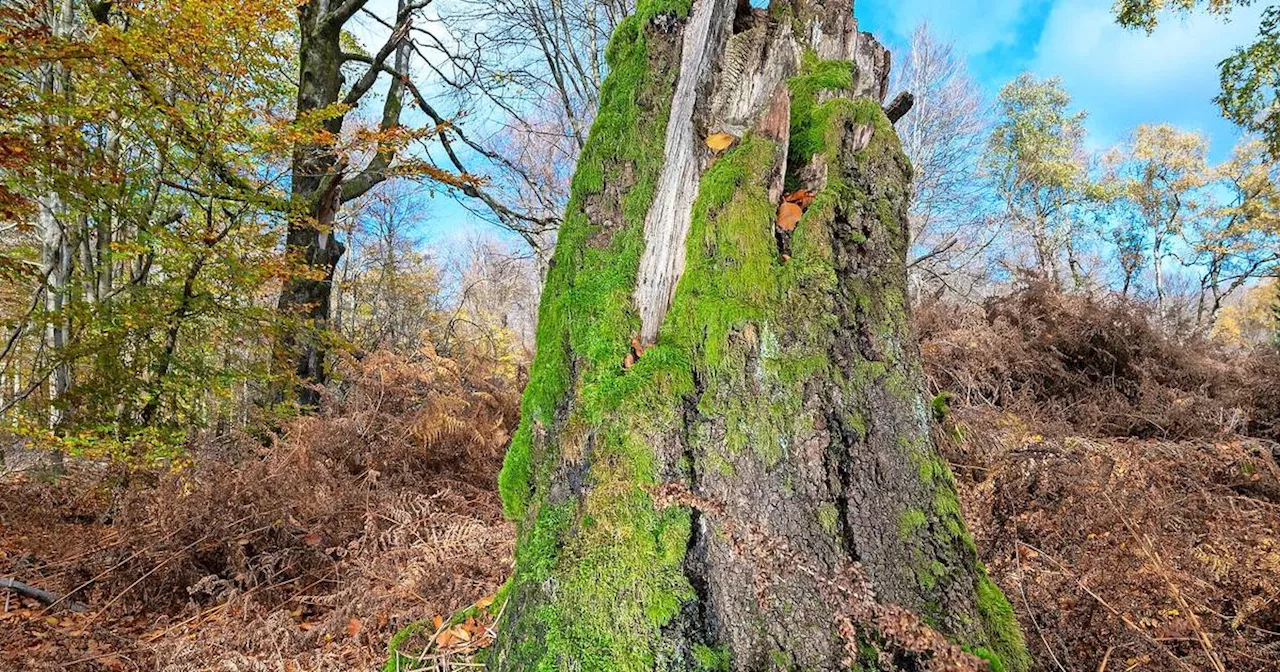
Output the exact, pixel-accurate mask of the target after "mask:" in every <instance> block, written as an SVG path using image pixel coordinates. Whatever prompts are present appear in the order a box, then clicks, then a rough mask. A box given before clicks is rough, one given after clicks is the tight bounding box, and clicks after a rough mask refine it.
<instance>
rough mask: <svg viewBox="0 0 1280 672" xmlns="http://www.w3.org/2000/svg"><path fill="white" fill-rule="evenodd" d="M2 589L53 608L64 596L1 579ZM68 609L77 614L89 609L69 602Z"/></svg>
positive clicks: (77, 603)
mask: <svg viewBox="0 0 1280 672" xmlns="http://www.w3.org/2000/svg"><path fill="white" fill-rule="evenodd" d="M0 588H3V589H7V590H11V591H13V592H15V593H17V594H19V595H21V596H23V597H29V598H31V599H33V600H37V601H39V602H40V603H41V604H44V605H46V606H52V605H54V604H57V603H59V602H61V601H62V596H60V595H55V594H54V593H51V592H49V591H47V590H41V589H40V588H36V587H35V586H31V585H27V584H25V583H23V582H21V581H18V580H17V579H6V578H0ZM66 604H67V608H68V609H70V610H71V611H75V612H83V611H87V610H88V607H86V606H85V605H83V604H80V603H79V602H67V603H66Z"/></svg>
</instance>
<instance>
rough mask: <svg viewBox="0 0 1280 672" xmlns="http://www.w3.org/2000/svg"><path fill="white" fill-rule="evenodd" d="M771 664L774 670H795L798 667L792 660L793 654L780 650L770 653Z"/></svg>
mask: <svg viewBox="0 0 1280 672" xmlns="http://www.w3.org/2000/svg"><path fill="white" fill-rule="evenodd" d="M769 663H770V664H771V666H772V668H771V669H774V670H783V671H787V670H793V669H795V666H796V664H795V661H794V660H792V659H791V654H789V653H787V652H786V651H779V650H778V649H774V650H772V651H770V652H769Z"/></svg>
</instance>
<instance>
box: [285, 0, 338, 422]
mask: <svg viewBox="0 0 1280 672" xmlns="http://www.w3.org/2000/svg"><path fill="white" fill-rule="evenodd" d="M329 4H330V3H328V2H319V1H314V0H313V1H310V2H304V3H301V4H300V5H299V6H298V33H299V39H300V42H299V45H298V58H299V73H300V77H299V82H298V109H297V116H298V118H300V119H301V118H305V116H306V115H307V114H308V113H310V114H314V113H315V112H316V111H317V110H323V109H325V108H328V107H330V106H333V105H336V104H337V102H338V101H339V99H340V95H341V93H342V82H343V78H342V71H341V66H342V60H341V59H342V49H341V46H340V45H341V41H340V38H341V33H342V26H341V24H339V23H335V22H330V21H327V20H326V18H327V15H328V8H329ZM343 119H344V115H343V114H341V113H337V114H331V115H329V117H328V118H327V119H326V120H325V121H324V122H322V125H323V127H324V130H326V131H328V132H329V133H331V134H333V136H334V137H337V136H338V135H339V134H341V132H342V121H343ZM341 172H342V167H341V166H339V165H338V157H337V155H336V154H335V152H334V151H333V148H332V147H331V146H329V145H327V144H323V143H318V144H310V143H300V144H299V146H298V148H297V149H295V150H294V153H293V162H292V167H291V175H292V182H291V186H292V201H293V203H294V204H295V207H294V209H293V213H292V214H291V217H292V219H291V220H290V222H289V228H288V232H287V234H286V236H285V251H286V253H287V254H288V255H289V256H290V257H291V258H292V260H293V262H294V263H298V264H302V265H303V267H304V268H305V269H306V272H303V273H298V274H295V275H293V276H292V277H290V278H289V280H288V281H287V282H286V283H285V287H284V290H283V291H281V293H280V301H279V311H280V314H281V315H282V316H283V317H285V318H286V319H291V320H295V321H296V324H295V325H292V326H290V327H287V328H286V329H285V331H284V333H283V334H282V336H281V339H280V342H279V344H278V346H277V351H278V352H277V363H278V365H279V366H280V368H281V371H279V373H281V374H284V373H286V367H287V366H288V365H290V364H291V366H292V375H293V377H294V381H293V382H294V383H295V384H296V387H295V390H294V394H295V397H296V401H297V402H298V403H299V404H300V405H302V406H304V407H310V406H314V405H315V404H316V403H317V402H318V401H319V390H318V389H317V388H318V386H320V385H323V384H324V382H325V366H324V359H325V348H324V344H323V343H324V341H323V338H324V332H325V330H326V329H327V327H328V320H329V297H330V294H331V291H332V288H333V274H334V270H335V269H336V268H337V265H338V260H339V259H341V258H342V253H343V252H344V251H345V248H344V247H343V245H342V244H341V243H340V242H338V240H337V238H335V237H334V235H333V234H334V230H333V225H334V220H335V218H336V216H337V212H338V206H339V198H340V192H341V185H342V177H343V176H342V174H341ZM286 362H287V363H288V364H285V363H286ZM277 396H280V395H277Z"/></svg>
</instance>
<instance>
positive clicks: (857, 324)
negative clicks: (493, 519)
mask: <svg viewBox="0 0 1280 672" xmlns="http://www.w3.org/2000/svg"><path fill="white" fill-rule="evenodd" d="M607 57H608V60H609V65H610V75H609V77H608V79H607V80H606V82H605V85H604V87H603V89H602V91H601V107H600V112H599V115H598V117H597V119H596V122H595V124H594V126H593V129H592V132H591V136H590V138H589V140H588V142H587V145H586V147H585V149H584V152H583V155H582V158H581V159H580V161H579V166H578V172H577V175H576V176H575V178H574V183H573V193H572V197H571V200H570V203H569V206H568V208H567V211H566V214H565V219H564V225H563V227H562V229H561V233H560V238H559V241H558V244H557V248H556V253H555V256H554V258H553V260H552V264H551V268H550V270H549V272H548V277H547V286H546V289H545V291H544V295H543V303H542V307H541V312H540V317H539V327H538V353H537V357H536V359H535V361H534V364H533V367H532V370H531V375H530V382H529V386H528V388H527V391H526V393H525V398H524V402H523V407H522V420H521V425H520V428H519V430H518V432H517V434H516V437H515V440H514V441H513V445H512V447H511V449H510V450H509V452H508V455H507V457H506V462H505V464H504V468H503V472H502V475H501V479H500V480H501V482H500V486H501V490H502V494H503V499H504V506H505V507H506V511H507V514H508V515H509V516H510V517H511V518H513V519H514V520H516V521H517V522H518V524H519V530H520V533H519V534H520V536H519V542H518V546H517V552H516V567H515V574H514V576H513V578H512V581H511V583H510V585H509V588H508V589H507V590H506V592H505V593H504V596H503V599H502V600H499V601H498V605H503V604H505V607H503V612H502V613H503V614H504V617H503V621H502V623H501V624H500V634H499V639H498V642H497V644H496V645H495V647H494V650H493V652H492V653H491V656H490V659H489V665H490V667H491V668H492V669H495V670H535V669H569V670H654V669H662V670H688V669H733V670H764V669H812V670H837V669H849V668H850V667H853V668H854V669H862V668H861V667H859V666H870V665H876V666H878V667H877V669H886V668H890V669H918V668H919V667H920V666H922V665H924V664H926V663H931V664H935V665H937V666H940V668H939V669H963V668H964V667H965V666H969V667H971V668H972V669H979V667H980V666H981V665H985V663H982V662H981V660H980V658H987V659H991V660H994V659H999V661H1000V665H1001V666H1002V669H1005V670H1025V669H1028V668H1029V666H1030V660H1029V658H1028V657H1027V653H1026V650H1025V646H1024V645H1023V643H1022V638H1021V635H1020V633H1019V630H1018V627H1017V623H1016V621H1015V620H1014V618H1013V615H1012V611H1011V610H1010V608H1009V605H1008V602H1007V601H1006V600H1005V599H1004V597H1003V595H1002V594H1001V593H1000V590H999V589H998V588H996V587H995V585H994V584H992V582H991V581H990V579H989V578H987V575H986V573H985V571H984V570H983V568H982V565H981V563H980V562H979V560H978V558H977V552H976V550H975V548H974V545H973V542H972V540H971V538H970V537H969V535H968V533H967V532H966V531H965V528H964V523H963V521H962V519H961V516H960V510H959V506H958V503H957V499H956V494H955V484H954V481H953V480H952V478H951V474H950V472H949V470H948V468H947V466H946V463H945V462H944V461H942V460H941V459H940V457H939V456H938V454H937V451H936V449H935V448H934V446H933V445H932V443H931V442H930V438H929V422H930V412H929V403H928V401H927V400H926V398H925V396H924V386H923V379H922V374H921V369H920V363H919V355H918V351H917V347H916V345H915V342H914V339H913V337H912V334H911V327H910V320H909V316H908V313H907V309H908V306H907V300H906V261H905V260H906V254H907V247H908V240H907V238H908V232H907V228H906V227H907V224H906V222H907V205H908V203H907V201H908V193H909V185H910V178H911V167H910V165H909V163H908V161H907V159H906V157H905V156H904V155H903V154H902V151H901V148H900V146H899V142H898V138H897V135H896V134H895V132H894V131H893V127H892V124H891V123H890V121H889V119H888V118H887V116H886V115H885V112H884V110H883V108H882V103H883V99H884V95H885V89H886V85H887V77H888V65H889V56H888V52H887V51H886V50H885V49H884V48H883V47H881V46H880V45H879V44H878V43H877V42H876V41H875V40H874V38H872V37H871V36H870V35H868V34H866V33H861V32H859V31H858V29H857V23H856V21H855V20H854V18H853V13H852V6H851V4H850V2H849V0H827V2H825V3H818V2H812V1H808V2H806V1H803V0H802V1H801V2H798V3H796V4H779V3H775V5H774V6H773V7H771V8H770V9H769V10H768V11H767V12H766V11H762V10H753V9H751V8H750V7H749V6H748V5H747V4H746V3H742V4H740V5H735V4H734V2H733V0H695V1H694V2H693V4H692V6H691V7H690V6H689V4H688V3H687V2H681V0H648V1H642V2H641V3H640V6H639V7H638V10H637V12H636V15H635V16H633V17H631V18H629V19H627V20H626V21H625V22H623V23H622V24H621V25H620V26H619V28H618V30H617V32H616V33H615V35H614V38H613V40H612V42H611V44H610V46H609V48H608V50H607ZM719 132H726V133H730V134H731V135H733V136H735V137H737V138H738V141H737V142H736V143H735V144H734V145H733V146H732V147H731V148H730V149H728V150H727V151H725V152H723V153H720V154H717V153H715V152H713V151H712V150H711V149H709V148H708V146H707V144H706V143H705V142H704V139H705V138H707V137H708V136H710V135H712V134H715V133H719ZM801 189H803V190H808V191H811V192H812V193H813V194H814V196H813V200H812V203H811V204H810V205H808V207H807V210H806V211H805V212H804V214H803V217H802V218H801V220H800V221H799V223H798V226H796V227H795V228H794V230H791V231H784V230H782V228H781V227H779V226H776V225H775V217H776V215H777V213H778V211H779V206H780V201H781V200H782V198H783V197H782V194H783V193H784V192H786V191H795V190H801ZM800 200H802V201H804V200H806V199H800Z"/></svg>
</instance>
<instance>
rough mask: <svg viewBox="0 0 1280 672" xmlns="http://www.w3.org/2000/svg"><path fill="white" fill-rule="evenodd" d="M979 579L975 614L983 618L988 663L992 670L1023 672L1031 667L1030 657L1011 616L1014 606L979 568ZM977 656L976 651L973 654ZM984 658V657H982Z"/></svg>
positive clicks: (1016, 623)
mask: <svg viewBox="0 0 1280 672" xmlns="http://www.w3.org/2000/svg"><path fill="white" fill-rule="evenodd" d="M979 572H980V574H979V577H978V586H977V591H978V615H979V616H980V617H981V618H982V628H983V630H984V631H985V633H986V639H987V647H985V648H986V650H987V653H988V654H989V655H990V657H989V658H987V660H991V661H992V666H991V669H992V670H996V669H997V667H996V666H997V665H999V668H998V669H1000V670H1005V671H1007V672H1026V670H1030V669H1031V667H1032V664H1033V661H1032V660H1031V655H1030V654H1028V653H1027V644H1026V642H1025V641H1023V639H1022V630H1021V629H1020V628H1019V627H1018V619H1017V618H1015V617H1014V615H1013V607H1011V606H1009V600H1007V599H1005V596H1004V593H1003V592H1001V591H1000V588H999V587H998V586H996V584H995V583H994V582H992V581H991V579H990V577H988V576H987V573H986V570H984V569H982V568H981V567H979ZM975 653H976V651H975ZM984 657H985V656H984Z"/></svg>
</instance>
